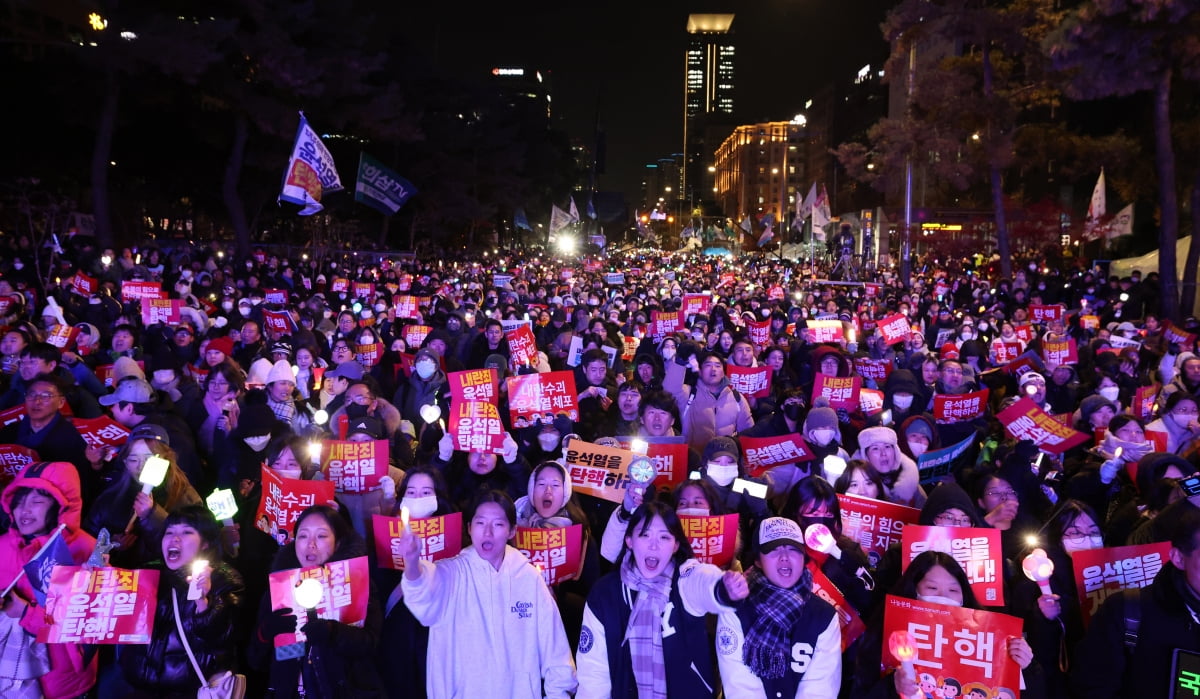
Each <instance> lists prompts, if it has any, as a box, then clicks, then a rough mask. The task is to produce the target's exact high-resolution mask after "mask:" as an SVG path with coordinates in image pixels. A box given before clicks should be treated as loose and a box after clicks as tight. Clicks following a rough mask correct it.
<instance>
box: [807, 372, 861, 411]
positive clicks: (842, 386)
mask: <svg viewBox="0 0 1200 699" xmlns="http://www.w3.org/2000/svg"><path fill="white" fill-rule="evenodd" d="M860 388H862V377H860V376H846V377H840V376H826V375H825V374H821V373H818V374H817V376H816V378H815V379H813V392H812V399H813V401H816V400H817V398H820V397H822V396H824V397H825V398H826V399H828V400H829V406H830V407H831V408H833V409H834V410H837V409H838V408H845V409H846V410H855V409H856V408H858V391H859V389H860Z"/></svg>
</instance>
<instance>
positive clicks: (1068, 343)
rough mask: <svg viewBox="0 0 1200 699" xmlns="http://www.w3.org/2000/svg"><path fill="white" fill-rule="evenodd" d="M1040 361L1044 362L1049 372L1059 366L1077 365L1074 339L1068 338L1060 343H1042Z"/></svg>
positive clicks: (1077, 358) (1077, 352) (1077, 353)
mask: <svg viewBox="0 0 1200 699" xmlns="http://www.w3.org/2000/svg"><path fill="white" fill-rule="evenodd" d="M1042 359H1043V360H1044V361H1045V362H1046V368H1047V369H1050V370H1051V371H1053V370H1054V368H1055V367H1057V366H1059V365H1060V364H1077V363H1079V350H1078V349H1077V348H1076V346H1075V339H1074V338H1070V337H1069V338H1067V339H1066V340H1063V341H1061V342H1047V341H1043V342H1042Z"/></svg>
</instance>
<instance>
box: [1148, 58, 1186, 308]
mask: <svg viewBox="0 0 1200 699" xmlns="http://www.w3.org/2000/svg"><path fill="white" fill-rule="evenodd" d="M1172 72H1173V71H1172V70H1171V69H1170V68H1168V69H1166V70H1164V71H1163V73H1162V76H1160V78H1159V82H1158V87H1157V89H1156V90H1155V91H1154V160H1155V166H1156V168H1157V169H1158V202H1159V208H1160V211H1161V227H1160V228H1159V229H1158V276H1159V287H1160V289H1161V291H1162V303H1161V308H1160V310H1161V311H1162V315H1163V317H1165V318H1170V319H1171V320H1173V321H1175V322H1179V320H1180V318H1179V274H1178V272H1177V271H1176V269H1175V245H1176V243H1177V242H1178V239H1179V205H1178V203H1177V202H1176V201H1175V151H1174V149H1173V147H1172V145H1171V77H1172ZM1189 256H1190V254H1189Z"/></svg>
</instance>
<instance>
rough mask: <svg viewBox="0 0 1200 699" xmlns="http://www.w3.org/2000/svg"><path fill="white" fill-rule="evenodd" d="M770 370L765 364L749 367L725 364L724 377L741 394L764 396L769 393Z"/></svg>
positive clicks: (753, 396) (754, 396)
mask: <svg viewBox="0 0 1200 699" xmlns="http://www.w3.org/2000/svg"><path fill="white" fill-rule="evenodd" d="M772 371H774V370H773V369H771V367H769V366H766V365H763V366H753V367H749V366H737V365H734V364H727V365H726V366H725V377H726V378H727V379H729V384H730V385H731V386H733V387H734V389H736V390H737V391H738V392H740V393H741V394H742V395H743V396H746V397H747V398H766V397H767V396H769V395H771V372H772Z"/></svg>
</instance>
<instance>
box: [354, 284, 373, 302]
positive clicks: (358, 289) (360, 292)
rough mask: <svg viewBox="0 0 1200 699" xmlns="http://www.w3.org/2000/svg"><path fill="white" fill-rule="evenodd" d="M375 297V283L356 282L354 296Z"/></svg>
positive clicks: (362, 297)
mask: <svg viewBox="0 0 1200 699" xmlns="http://www.w3.org/2000/svg"><path fill="white" fill-rule="evenodd" d="M374 297H375V284H374V283H372V282H354V298H356V299H368V300H369V299H372V298H374Z"/></svg>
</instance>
